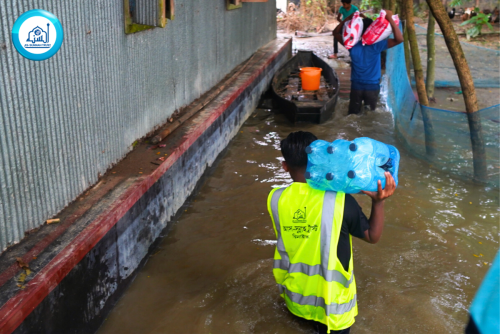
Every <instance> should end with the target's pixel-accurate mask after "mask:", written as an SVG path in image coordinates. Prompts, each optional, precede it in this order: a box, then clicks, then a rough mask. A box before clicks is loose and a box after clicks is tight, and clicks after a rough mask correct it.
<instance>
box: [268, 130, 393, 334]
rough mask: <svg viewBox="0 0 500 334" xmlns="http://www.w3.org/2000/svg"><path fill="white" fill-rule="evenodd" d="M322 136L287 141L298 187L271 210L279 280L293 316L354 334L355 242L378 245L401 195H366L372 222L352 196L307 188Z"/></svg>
mask: <svg viewBox="0 0 500 334" xmlns="http://www.w3.org/2000/svg"><path fill="white" fill-rule="evenodd" d="M315 140H317V138H316V136H315V135H313V134H312V133H310V132H302V131H298V132H293V133H290V134H289V135H288V137H287V138H286V139H284V140H282V141H281V153H282V154H283V158H284V161H283V162H282V166H283V169H284V170H285V171H286V172H288V173H290V176H291V178H292V180H293V183H292V184H291V185H290V186H288V187H286V188H275V189H273V190H272V191H271V193H270V194H269V197H268V201H267V207H268V210H269V214H270V215H271V219H272V222H273V227H274V231H275V233H276V238H277V244H276V250H275V254H274V268H273V274H274V278H275V279H276V283H277V284H278V289H279V292H280V295H281V297H282V298H283V299H284V300H285V303H286V305H287V307H288V309H289V310H290V312H291V313H292V314H294V315H296V316H298V317H301V318H304V319H306V320H309V321H310V322H311V325H312V326H313V327H315V328H316V331H317V333H341V334H348V333H349V331H350V327H351V326H352V324H353V323H354V318H355V316H356V315H357V314H358V305H357V299H356V281H355V279H354V272H353V254H352V239H351V238H352V237H351V236H355V237H357V238H360V239H363V240H365V241H366V242H369V243H372V244H374V243H377V242H378V241H379V240H380V237H381V235H382V230H383V228H384V200H385V199H386V198H388V197H389V196H391V195H392V194H393V193H394V190H395V189H396V185H395V182H394V179H393V178H392V176H391V174H390V173H388V172H387V173H385V177H386V187H385V189H382V185H381V183H380V181H379V183H378V191H377V192H367V191H363V193H364V194H365V195H368V196H369V197H371V199H372V211H371V215H370V219H367V218H366V216H365V215H364V214H363V211H362V210H361V208H360V206H359V205H358V203H357V202H356V200H355V199H354V198H353V197H352V196H351V195H348V194H344V193H342V192H333V191H321V190H316V189H313V188H311V187H310V186H309V185H308V184H307V183H306V178H305V175H304V174H305V172H306V167H307V153H306V147H308V146H309V145H310V144H311V143H312V142H313V141H315Z"/></svg>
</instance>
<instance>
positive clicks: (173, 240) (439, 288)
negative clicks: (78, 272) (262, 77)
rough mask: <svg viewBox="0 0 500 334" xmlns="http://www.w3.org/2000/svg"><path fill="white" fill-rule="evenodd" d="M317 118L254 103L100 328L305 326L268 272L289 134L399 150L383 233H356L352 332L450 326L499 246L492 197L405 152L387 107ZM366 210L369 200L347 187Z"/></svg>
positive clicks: (461, 319)
mask: <svg viewBox="0 0 500 334" xmlns="http://www.w3.org/2000/svg"><path fill="white" fill-rule="evenodd" d="M346 110H347V105H346V102H345V101H339V106H338V107H337V111H336V113H335V115H334V117H333V118H332V119H331V120H330V121H328V122H326V123H325V124H322V125H312V124H297V125H292V124H290V123H288V122H287V121H286V120H285V119H284V117H282V115H270V114H269V113H267V112H266V111H264V110H257V111H256V112H255V113H254V114H253V115H252V116H250V119H249V120H248V121H247V122H246V123H245V125H244V126H243V128H242V129H241V130H242V132H240V133H239V134H238V135H237V137H236V138H235V139H234V140H233V141H232V142H231V144H230V145H229V147H228V149H227V152H226V153H225V155H224V156H223V157H222V158H221V159H220V161H219V162H218V165H217V166H216V167H215V168H214V171H213V174H212V175H211V176H210V177H208V178H207V179H206V181H205V183H204V185H203V186H202V187H201V189H200V191H199V193H198V194H197V196H196V197H195V198H194V200H193V201H192V202H191V203H188V204H186V205H185V207H184V208H183V210H185V212H184V213H183V215H182V216H181V217H180V218H179V220H178V221H176V222H175V225H174V226H173V227H172V230H171V232H170V233H169V235H168V236H167V237H166V238H165V240H163V242H162V243H161V245H160V248H159V251H158V252H156V253H155V254H154V255H152V256H151V258H150V260H149V262H148V263H147V264H146V266H145V267H144V269H143V270H141V272H139V274H138V276H137V278H136V280H135V282H134V283H133V284H132V285H131V287H130V288H129V290H128V291H127V292H126V294H125V295H124V297H123V298H122V299H121V300H120V301H119V302H118V304H117V306H116V307H115V309H114V310H113V312H112V313H111V314H110V316H109V317H108V319H107V321H106V322H105V323H104V325H103V327H102V328H101V330H100V333H120V334H125V333H207V334H208V333H212V334H216V333H311V329H310V328H309V327H308V325H307V324H304V323H303V322H301V321H300V320H298V319H296V318H293V317H292V316H291V315H290V314H289V312H288V310H287V309H286V306H285V305H284V303H283V301H282V300H281V298H280V297H279V295H278V291H277V289H276V286H275V282H274V279H273V276H272V262H273V261H272V258H273V253H274V247H275V236H274V231H273V228H272V224H271V221H270V218H269V216H268V213H267V208H266V198H267V195H268V193H269V191H270V190H271V189H272V187H276V186H284V185H287V184H290V182H291V179H290V178H289V176H288V174H287V173H285V172H284V170H283V169H282V168H281V154H280V151H279V141H280V139H281V138H284V137H285V136H286V135H288V133H289V132H291V131H297V130H304V131H311V132H313V133H314V134H316V136H318V137H319V138H321V139H325V140H329V141H332V140H335V139H336V138H343V139H354V138H356V137H361V136H368V137H371V138H373V139H376V140H379V141H382V142H385V143H388V144H391V145H394V146H396V147H398V149H399V150H400V153H401V163H400V174H399V178H400V181H399V187H398V189H397V190H396V193H395V195H394V196H393V197H392V198H390V199H389V200H387V203H386V217H387V218H386V224H385V229H384V234H383V238H382V240H381V241H380V242H379V243H378V244H377V245H370V244H367V243H365V242H363V241H361V240H354V242H353V248H354V259H355V260H354V265H355V272H356V281H357V286H358V304H359V315H358V316H357V318H356V323H355V324H354V327H353V332H355V333H427V332H428V333H459V332H462V331H463V327H464V325H465V323H466V319H467V309H468V307H469V305H470V303H471V301H472V298H473V296H474V294H475V291H476V290H477V288H478V286H479V284H480V282H481V280H482V278H483V276H484V275H485V273H486V271H487V269H488V268H489V265H490V261H492V260H493V258H494V256H495V253H496V251H497V250H498V235H499V231H498V221H499V208H498V205H499V196H498V191H497V190H496V189H490V188H485V187H484V186H479V185H475V184H473V183H471V182H466V181H463V180H460V179H457V178H455V177H454V176H452V175H448V174H447V173H446V172H441V171H439V170H435V169H433V168H432V167H431V166H429V164H427V163H426V162H423V161H420V160H418V159H415V158H413V157H412V156H410V155H408V153H407V152H406V151H405V150H404V148H403V147H402V145H400V143H399V142H398V141H397V139H396V137H395V133H394V130H393V120H392V117H391V114H390V113H388V112H385V111H379V110H377V111H375V112H368V113H366V114H365V115H361V116H358V115H350V116H346V113H347V112H346ZM355 197H356V199H357V200H358V202H359V203H360V204H361V206H362V207H363V210H364V212H365V213H366V214H369V210H370V200H369V198H367V197H366V196H362V195H355Z"/></svg>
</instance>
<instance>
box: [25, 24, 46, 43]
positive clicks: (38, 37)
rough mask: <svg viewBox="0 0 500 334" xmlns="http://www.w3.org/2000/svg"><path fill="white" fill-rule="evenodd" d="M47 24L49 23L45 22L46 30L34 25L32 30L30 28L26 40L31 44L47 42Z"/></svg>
mask: <svg viewBox="0 0 500 334" xmlns="http://www.w3.org/2000/svg"><path fill="white" fill-rule="evenodd" d="M49 26H50V24H49V23H47V31H45V30H43V29H42V28H40V27H38V26H36V27H35V28H34V29H33V30H31V31H30V32H29V33H28V39H27V40H26V42H31V43H33V44H35V43H45V44H47V43H48V42H49Z"/></svg>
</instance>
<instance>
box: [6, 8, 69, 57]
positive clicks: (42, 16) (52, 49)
mask: <svg viewBox="0 0 500 334" xmlns="http://www.w3.org/2000/svg"><path fill="white" fill-rule="evenodd" d="M63 39H64V32H63V28H62V25H61V22H59V20H58V19H57V17H56V16H55V15H54V14H52V13H49V12H47V11H46V10H42V9H33V10H30V11H27V12H26V13H24V14H23V15H21V16H20V17H19V18H18V19H17V20H16V23H14V27H13V28H12V43H14V47H15V48H16V50H17V52H19V53H20V54H21V55H22V56H23V57H25V58H27V59H30V60H45V59H49V58H50V57H52V56H53V55H55V54H56V53H57V51H59V49H60V48H61V45H62V42H63Z"/></svg>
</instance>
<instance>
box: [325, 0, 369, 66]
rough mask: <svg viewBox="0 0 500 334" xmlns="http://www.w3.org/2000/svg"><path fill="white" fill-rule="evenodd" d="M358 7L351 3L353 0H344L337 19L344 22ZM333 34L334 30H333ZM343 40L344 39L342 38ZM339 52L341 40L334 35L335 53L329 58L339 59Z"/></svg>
mask: <svg viewBox="0 0 500 334" xmlns="http://www.w3.org/2000/svg"><path fill="white" fill-rule="evenodd" d="M358 10H359V9H358V7H356V6H354V5H352V4H351V0H342V7H340V8H339V13H338V14H337V21H339V22H342V21H343V20H344V19H345V18H346V17H349V16H351V15H352V14H354V13H355V12H356V11H358ZM359 16H361V17H364V15H363V14H359ZM332 35H333V32H332ZM340 40H342V39H340ZM338 53H339V40H338V39H337V38H336V37H335V35H334V36H333V54H332V55H330V56H328V59H337V58H338V57H337V54H338Z"/></svg>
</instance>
